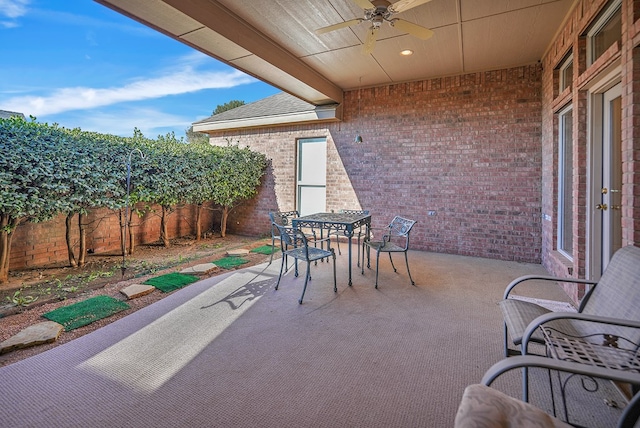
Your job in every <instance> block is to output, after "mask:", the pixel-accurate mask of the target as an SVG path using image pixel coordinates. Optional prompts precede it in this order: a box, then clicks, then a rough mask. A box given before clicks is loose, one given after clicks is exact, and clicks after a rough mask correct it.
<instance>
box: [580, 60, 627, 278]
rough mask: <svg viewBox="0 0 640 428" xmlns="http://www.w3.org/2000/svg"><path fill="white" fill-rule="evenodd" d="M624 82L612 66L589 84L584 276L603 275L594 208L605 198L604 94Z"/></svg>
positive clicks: (597, 214) (599, 224) (597, 215)
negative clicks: (603, 182) (603, 165)
mask: <svg viewBox="0 0 640 428" xmlns="http://www.w3.org/2000/svg"><path fill="white" fill-rule="evenodd" d="M620 82H621V67H619V66H617V67H614V68H609V69H608V70H607V72H603V73H602V74H601V76H598V78H597V79H594V81H593V83H592V84H591V85H589V88H588V96H587V105H588V121H589V128H588V129H589V133H588V136H587V140H588V141H587V189H586V191H587V197H586V204H587V209H586V223H587V227H586V231H585V233H586V237H585V238H586V244H587V247H586V249H585V251H586V257H585V259H586V266H585V277H586V278H587V279H591V280H598V279H600V275H601V273H600V272H601V266H602V222H601V221H599V219H601V213H600V212H599V211H598V210H597V209H596V208H595V207H596V204H599V203H600V201H601V199H602V193H601V190H602V186H601V185H602V147H603V141H604V132H605V129H604V126H603V114H604V111H603V101H604V94H605V93H606V92H607V91H609V90H610V89H613V88H614V87H615V86H616V85H619V84H620Z"/></svg>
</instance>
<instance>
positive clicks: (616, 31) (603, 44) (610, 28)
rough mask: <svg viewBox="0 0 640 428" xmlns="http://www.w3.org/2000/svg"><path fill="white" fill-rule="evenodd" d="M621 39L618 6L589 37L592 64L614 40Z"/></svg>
mask: <svg viewBox="0 0 640 428" xmlns="http://www.w3.org/2000/svg"><path fill="white" fill-rule="evenodd" d="M621 40H622V15H621V12H620V8H619V7H618V9H617V10H616V11H615V13H613V14H612V15H611V17H610V18H609V20H608V21H607V22H606V23H605V24H604V25H603V26H602V27H601V28H600V29H599V30H597V32H596V33H595V34H594V35H593V36H592V37H591V39H590V42H591V64H593V63H594V62H595V61H596V60H597V59H598V58H599V57H600V55H602V54H603V53H604V52H605V51H606V50H607V49H609V48H610V47H611V45H612V44H613V43H615V42H616V41H618V42H619V41H621Z"/></svg>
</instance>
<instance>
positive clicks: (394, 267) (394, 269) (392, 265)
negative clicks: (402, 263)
mask: <svg viewBox="0 0 640 428" xmlns="http://www.w3.org/2000/svg"><path fill="white" fill-rule="evenodd" d="M389 260H391V267H392V268H393V271H394V272H398V269H396V265H394V264H393V259H392V258H391V252H389Z"/></svg>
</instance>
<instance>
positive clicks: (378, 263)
mask: <svg viewBox="0 0 640 428" xmlns="http://www.w3.org/2000/svg"><path fill="white" fill-rule="evenodd" d="M389 257H391V253H389ZM379 270H380V251H376V289H377V288H378V271H379Z"/></svg>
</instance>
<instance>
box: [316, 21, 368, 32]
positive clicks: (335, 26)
mask: <svg viewBox="0 0 640 428" xmlns="http://www.w3.org/2000/svg"><path fill="white" fill-rule="evenodd" d="M362 21H364V19H362V18H356V19H350V20H349V21H345V22H340V23H338V24H333V25H329V26H328V27H322V28H318V29H317V30H316V31H315V33H316V34H324V33H328V32H329V31H335V30H339V29H341V28H345V27H350V26H352V25H356V24H359V23H361V22H362Z"/></svg>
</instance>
